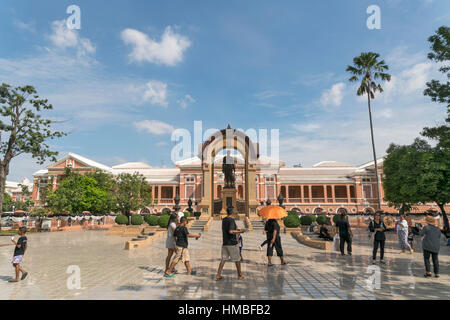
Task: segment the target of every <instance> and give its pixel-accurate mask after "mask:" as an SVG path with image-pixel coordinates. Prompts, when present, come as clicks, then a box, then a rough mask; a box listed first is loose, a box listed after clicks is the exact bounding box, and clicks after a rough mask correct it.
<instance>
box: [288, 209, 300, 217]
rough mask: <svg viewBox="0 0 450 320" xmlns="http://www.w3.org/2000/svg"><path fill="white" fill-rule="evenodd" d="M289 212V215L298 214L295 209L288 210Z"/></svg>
mask: <svg viewBox="0 0 450 320" xmlns="http://www.w3.org/2000/svg"><path fill="white" fill-rule="evenodd" d="M287 214H288V216H298V213H297V211H295V210H291V211H288V212H287Z"/></svg>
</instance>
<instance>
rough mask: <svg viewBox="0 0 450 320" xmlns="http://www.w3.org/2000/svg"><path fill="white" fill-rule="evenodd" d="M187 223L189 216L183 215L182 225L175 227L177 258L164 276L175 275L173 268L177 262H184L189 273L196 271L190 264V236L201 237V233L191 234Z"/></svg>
mask: <svg viewBox="0 0 450 320" xmlns="http://www.w3.org/2000/svg"><path fill="white" fill-rule="evenodd" d="M186 224H187V218H186V217H182V218H181V220H180V225H179V226H178V227H177V228H176V229H175V232H174V234H173V237H174V238H175V244H176V253H175V258H174V259H173V262H172V264H171V265H170V267H169V269H167V270H166V272H165V273H164V276H165V277H166V278H170V277H173V273H172V271H173V269H174V268H175V266H176V265H177V263H183V262H184V264H185V266H186V271H187V274H188V275H195V274H196V272H195V271H192V270H191V265H190V262H189V261H190V256H189V250H188V248H187V247H188V238H195V239H198V238H200V235H199V234H190V233H189V231H188V229H187V228H186Z"/></svg>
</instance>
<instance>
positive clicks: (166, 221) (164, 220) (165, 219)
mask: <svg viewBox="0 0 450 320" xmlns="http://www.w3.org/2000/svg"><path fill="white" fill-rule="evenodd" d="M169 219H170V216H169V215H168V214H163V215H162V216H161V217H159V219H158V224H159V226H160V227H161V228H167V225H168V224H169Z"/></svg>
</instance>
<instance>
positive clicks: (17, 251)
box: [9, 227, 28, 282]
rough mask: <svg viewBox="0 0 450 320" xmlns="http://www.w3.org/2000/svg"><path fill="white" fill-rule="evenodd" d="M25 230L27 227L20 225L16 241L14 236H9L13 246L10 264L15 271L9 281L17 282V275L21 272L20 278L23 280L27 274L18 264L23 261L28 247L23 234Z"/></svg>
mask: <svg viewBox="0 0 450 320" xmlns="http://www.w3.org/2000/svg"><path fill="white" fill-rule="evenodd" d="M26 232H27V228H26V227H20V228H19V236H20V237H19V239H18V240H17V242H16V241H15V240H14V237H12V238H11V242H12V243H14V245H15V248H14V256H13V259H12V265H13V267H14V269H15V272H16V277H15V278H13V279H11V280H9V282H18V281H19V276H20V273H21V272H22V277H21V278H20V280H25V278H26V277H27V275H28V272H26V271H25V270H24V269H23V268H22V267H21V266H20V264H21V263H22V262H23V256H24V254H25V251H26V250H27V248H28V239H27V237H26V236H25V233H26Z"/></svg>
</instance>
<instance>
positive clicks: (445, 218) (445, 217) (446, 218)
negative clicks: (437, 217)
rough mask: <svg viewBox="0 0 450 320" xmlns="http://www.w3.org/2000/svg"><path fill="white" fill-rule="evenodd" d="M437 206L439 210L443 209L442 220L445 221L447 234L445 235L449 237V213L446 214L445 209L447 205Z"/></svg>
mask: <svg viewBox="0 0 450 320" xmlns="http://www.w3.org/2000/svg"><path fill="white" fill-rule="evenodd" d="M437 205H438V207H439V209H441V213H442V219H443V220H444V232H445V235H446V236H448V234H449V232H450V228H449V225H448V217H447V213H446V212H445V208H444V206H445V204H443V203H438V204H437Z"/></svg>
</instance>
